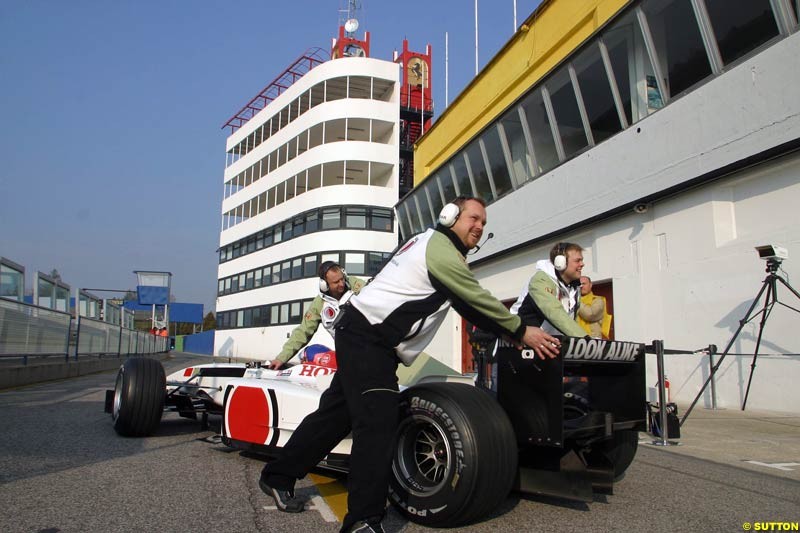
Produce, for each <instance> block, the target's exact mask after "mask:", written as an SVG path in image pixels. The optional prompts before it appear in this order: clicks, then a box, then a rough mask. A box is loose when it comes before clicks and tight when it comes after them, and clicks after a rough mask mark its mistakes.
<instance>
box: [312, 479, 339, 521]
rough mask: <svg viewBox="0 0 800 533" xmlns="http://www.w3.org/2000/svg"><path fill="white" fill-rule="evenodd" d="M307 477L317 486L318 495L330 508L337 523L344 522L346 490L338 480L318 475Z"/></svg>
mask: <svg viewBox="0 0 800 533" xmlns="http://www.w3.org/2000/svg"><path fill="white" fill-rule="evenodd" d="M308 477H310V478H311V481H313V482H314V484H315V485H316V486H317V490H319V493H320V495H321V496H322V498H323V499H324V500H325V503H326V504H328V507H330V508H331V511H333V514H335V515H336V518H338V519H339V522H341V521H342V520H344V515H346V514H347V488H346V487H345V486H344V485H342V484H341V483H340V482H339V480H337V479H335V478H332V477H327V476H321V475H319V474H309V475H308Z"/></svg>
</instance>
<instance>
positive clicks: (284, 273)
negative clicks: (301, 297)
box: [217, 251, 391, 296]
mask: <svg viewBox="0 0 800 533" xmlns="http://www.w3.org/2000/svg"><path fill="white" fill-rule="evenodd" d="M390 255H391V254H389V253H388V252H358V251H338V252H333V251H329V252H320V253H315V254H308V255H304V256H298V257H291V258H289V259H286V260H284V261H280V262H277V263H273V264H271V265H267V266H264V267H259V268H256V269H253V270H248V271H247V272H242V273H241V274H236V275H233V276H228V277H226V278H222V279H220V280H219V282H218V285H217V296H225V295H226V294H234V293H237V292H244V291H249V290H251V289H258V288H260V287H268V286H270V285H276V284H278V283H285V282H287V281H294V280H298V279H306V278H315V277H317V275H318V270H317V269H318V268H319V265H321V264H322V263H324V262H325V261H333V262H335V263H338V264H340V265H342V266H343V267H344V269H345V271H347V273H348V274H354V275H358V276H368V277H372V276H374V275H375V274H377V273H378V271H379V270H380V269H381V267H382V266H383V263H384V262H385V261H386V260H387V259H389V256H390Z"/></svg>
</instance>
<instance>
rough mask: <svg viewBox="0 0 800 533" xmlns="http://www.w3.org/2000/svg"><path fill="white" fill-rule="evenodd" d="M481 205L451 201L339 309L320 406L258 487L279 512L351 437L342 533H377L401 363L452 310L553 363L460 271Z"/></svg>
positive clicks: (539, 340) (296, 506) (482, 220)
mask: <svg viewBox="0 0 800 533" xmlns="http://www.w3.org/2000/svg"><path fill="white" fill-rule="evenodd" d="M485 224H486V209H485V204H484V202H483V201H482V200H480V199H476V198H464V197H460V198H457V199H456V200H455V201H454V202H453V203H452V204H448V205H447V206H445V208H444V209H443V210H442V214H441V215H440V216H439V225H438V226H437V227H436V228H435V229H429V230H428V231H426V232H425V233H422V234H420V235H416V236H414V237H412V239H411V240H409V241H408V242H407V243H406V244H404V245H403V247H401V248H400V249H399V250H398V251H397V252H396V253H395V254H394V255H393V256H392V258H391V259H390V260H389V262H388V263H387V264H386V266H385V267H384V268H383V269H382V270H381V272H379V273H378V275H377V276H376V277H375V279H373V280H372V282H371V283H369V284H367V285H366V286H365V287H364V288H363V289H362V290H361V292H360V293H359V294H358V295H357V296H354V297H353V298H351V299H350V302H349V303H348V304H347V305H345V306H343V308H342V313H341V319H340V321H339V322H338V324H337V325H336V337H335V339H336V358H337V362H338V371H337V372H336V374H335V375H334V377H333V381H332V382H331V385H330V387H329V388H328V390H326V391H325V392H324V393H323V394H322V396H321V398H320V402H319V408H318V409H317V410H316V411H315V412H314V413H311V414H310V415H308V416H307V417H306V418H305V419H303V422H302V423H301V424H300V426H299V427H298V428H297V429H296V430H295V432H294V433H293V434H292V437H291V438H290V439H289V442H287V443H286V446H285V447H284V449H283V455H282V456H281V458H280V459H279V460H277V461H274V462H271V463H269V464H267V465H266V466H265V467H264V470H263V472H262V473H261V479H260V480H259V485H260V487H261V489H262V490H263V491H264V492H265V493H267V494H269V495H270V496H272V497H273V498H274V499H275V502H276V504H277V506H278V509H280V510H282V511H286V512H300V511H302V510H303V502H301V501H299V500H298V499H297V498H295V497H294V484H295V481H296V480H297V479H299V478H302V477H304V476H305V475H306V473H307V472H308V471H309V470H310V469H312V468H313V467H314V466H316V465H317V464H318V463H319V462H320V461H321V460H322V459H323V458H324V457H325V456H326V455H327V454H328V453H329V452H330V450H331V449H332V448H333V447H334V446H335V445H336V444H337V443H338V442H339V441H340V440H342V439H343V438H344V437H346V436H347V434H348V433H350V431H351V430H352V434H353V435H352V436H353V446H352V449H351V453H350V473H349V475H348V491H349V496H348V500H347V504H348V513H347V516H345V518H344V521H343V524H342V530H341V531H342V532H348V531H383V528H382V526H381V520H382V518H383V515H384V512H385V505H386V496H387V492H388V487H389V476H390V474H391V468H390V467H391V456H392V445H393V442H394V437H395V431H396V428H397V415H398V413H397V407H398V399H399V398H398V396H399V395H398V387H397V376H396V370H397V363H398V362H399V361H402V362H403V363H404V364H406V365H410V364H411V363H412V362H413V361H414V359H415V358H416V357H417V355H419V353H420V352H421V351H422V350H423V349H424V348H425V346H427V344H428V343H429V342H430V340H431V338H432V337H433V335H434V334H435V333H436V330H437V329H438V328H439V325H440V324H441V322H442V320H443V319H444V317H445V315H446V314H447V311H448V309H449V308H450V305H451V304H452V306H453V307H454V308H455V309H456V311H458V312H459V314H461V316H463V317H464V318H465V319H467V320H469V321H470V322H471V323H473V324H475V325H477V326H478V327H480V328H482V329H487V330H489V331H492V332H494V333H496V334H498V335H503V336H505V337H507V338H510V339H512V340H514V341H515V342H516V343H517V344H519V345H520V346H521V345H522V344H525V345H527V346H530V347H532V348H533V349H534V352H535V353H536V354H537V355H538V356H539V357H540V358H541V359H545V358H548V357H550V358H552V357H555V356H556V355H557V354H558V341H557V340H556V339H555V338H554V337H551V336H550V335H548V334H547V333H545V332H544V331H542V330H541V329H539V328H536V327H531V326H528V327H526V326H525V325H523V324H522V322H521V320H520V318H519V317H518V316H516V315H513V314H511V313H510V312H509V311H508V310H507V309H506V308H505V306H504V305H503V304H502V303H501V302H499V301H498V300H497V299H496V298H494V297H493V296H492V295H491V294H490V293H489V292H488V291H486V290H485V289H483V288H482V287H481V286H480V285H479V284H478V282H477V280H476V279H475V277H474V276H473V275H472V273H471V272H470V270H469V267H468V266H467V264H466V261H465V257H466V254H467V252H468V251H469V250H470V249H472V248H474V247H475V246H476V245H477V244H478V241H479V240H480V238H481V235H482V234H483V227H484V226H485Z"/></svg>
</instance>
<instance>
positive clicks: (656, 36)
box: [642, 0, 711, 98]
mask: <svg viewBox="0 0 800 533" xmlns="http://www.w3.org/2000/svg"><path fill="white" fill-rule="evenodd" d="M642 9H643V10H644V13H645V15H647V25H648V26H649V29H650V34H651V35H652V37H653V44H654V45H655V47H656V56H657V57H658V63H659V67H660V69H661V73H662V75H663V76H664V78H665V83H666V87H665V90H666V93H667V96H668V97H670V98H671V97H674V96H675V95H677V94H680V93H682V92H683V91H685V90H687V89H689V88H690V87H691V86H692V85H694V84H696V83H698V82H699V81H701V80H703V79H705V78H706V77H708V76H710V75H711V66H710V65H709V63H708V55H707V54H706V49H705V46H704V45H703V39H702V37H701V35H700V28H699V27H698V25H697V18H696V17H695V14H694V10H693V9H692V4H691V1H690V0H651V1H646V2H644V3H643V4H642Z"/></svg>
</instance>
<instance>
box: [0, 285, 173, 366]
mask: <svg viewBox="0 0 800 533" xmlns="http://www.w3.org/2000/svg"><path fill="white" fill-rule="evenodd" d="M72 326H73V319H72V316H70V315H69V314H68V313H64V312H62V311H54V310H52V309H48V308H45V307H39V306H36V305H31V304H27V303H23V302H17V301H15V300H10V299H7V298H2V297H0V361H2V360H11V359H21V360H22V364H25V365H27V364H28V359H29V358H30V357H43V358H45V357H47V358H49V357H63V358H64V360H65V361H68V360H69V358H70V357H73V358H74V359H76V360H77V358H78V356H79V355H88V356H97V357H102V356H114V357H120V356H127V355H135V354H153V353H163V352H167V351H169V346H168V344H169V338H168V337H156V336H154V335H151V334H150V333H149V332H144V331H138V330H130V329H126V328H123V327H121V326H117V325H115V324H108V323H106V322H102V321H100V320H94V319H91V318H87V317H83V316H81V317H78V320H77V321H76V324H75V329H74V339H73V338H72Z"/></svg>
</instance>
